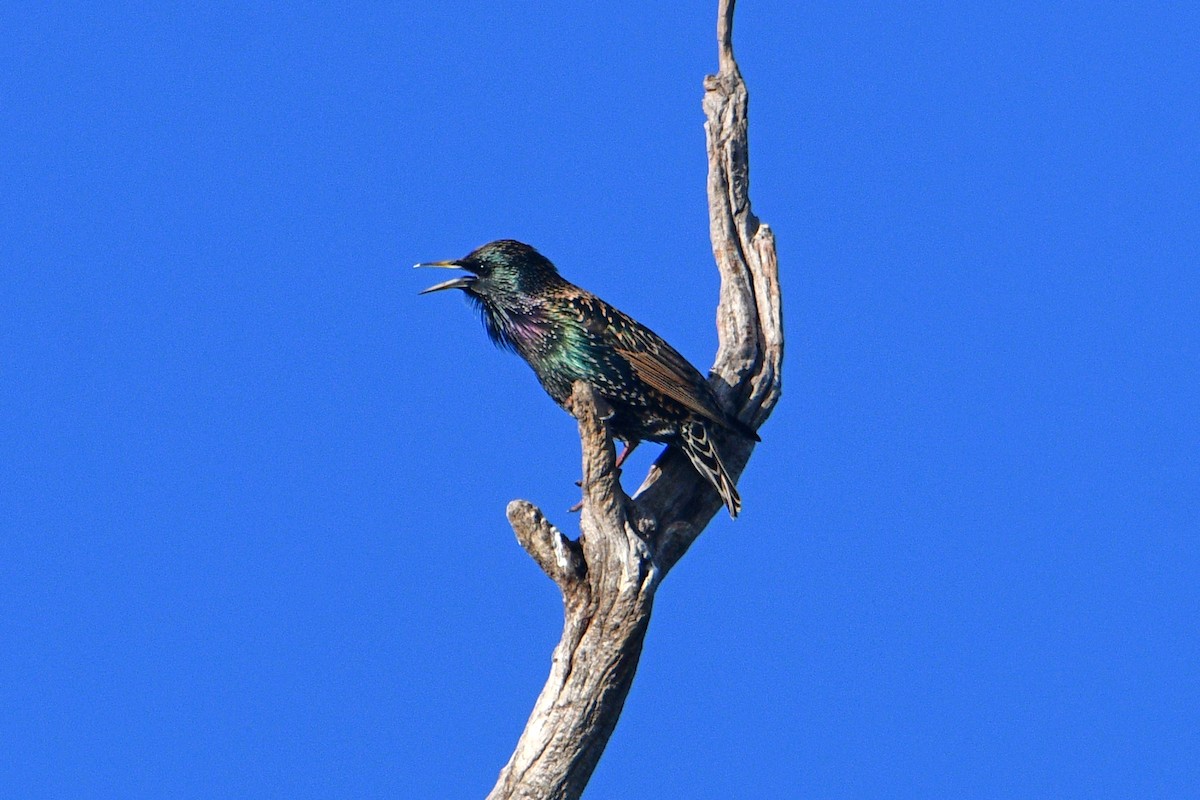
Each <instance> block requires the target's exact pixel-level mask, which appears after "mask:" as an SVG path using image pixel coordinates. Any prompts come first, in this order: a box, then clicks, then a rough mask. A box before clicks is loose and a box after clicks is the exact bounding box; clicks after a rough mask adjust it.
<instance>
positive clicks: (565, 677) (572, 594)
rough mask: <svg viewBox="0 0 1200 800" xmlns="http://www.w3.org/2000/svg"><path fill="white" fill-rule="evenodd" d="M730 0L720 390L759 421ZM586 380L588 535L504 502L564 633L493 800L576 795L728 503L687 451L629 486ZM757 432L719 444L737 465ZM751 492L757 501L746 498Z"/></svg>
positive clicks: (770, 380)
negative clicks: (632, 491) (666, 589)
mask: <svg viewBox="0 0 1200 800" xmlns="http://www.w3.org/2000/svg"><path fill="white" fill-rule="evenodd" d="M733 6H734V0H720V2H719V10H718V15H717V41H718V55H719V64H720V71H719V72H718V74H717V75H710V76H708V77H707V78H706V79H705V82H704V87H705V94H704V111H705V115H706V117H707V122H706V123H705V126H704V129H705V132H706V136H707V140H708V164H709V171H708V205H709V233H710V237H711V239H712V246H713V256H714V258H715V259H716V263H717V269H718V270H719V271H720V274H721V294H720V300H719V303H718V305H717V331H718V334H719V339H720V345H719V347H718V350H717V358H716V362H715V363H714V365H713V369H712V377H711V380H712V382H713V386H714V387H715V388H716V390H717V391H718V393H719V394H720V395H721V396H722V398H723V399H724V400H725V401H726V402H727V403H728V405H729V406H730V407H731V408H735V409H738V412H739V414H740V416H741V418H742V419H743V420H746V421H747V422H749V423H750V424H751V425H753V426H754V427H756V428H757V427H758V426H760V425H762V423H763V422H764V421H766V419H767V417H768V416H769V415H770V413H771V410H772V409H773V408H774V407H775V405H776V403H778V402H779V396H780V375H781V371H780V366H781V363H782V359H783V321H782V310H781V306H780V288H779V269H778V262H777V260H776V257H775V240H774V236H773V235H772V233H771V231H770V229H769V228H768V227H767V226H766V225H763V224H761V223H760V222H759V220H758V218H757V217H755V216H754V214H753V212H751V210H750V199H749V150H748V146H747V137H746V111H747V95H746V86H745V83H743V81H742V77H741V74H740V72H739V71H738V67H737V62H736V61H735V60H734V57H733V46H732V31H733ZM597 405H598V400H597V398H596V396H595V394H594V393H593V392H592V390H591V389H590V388H588V387H587V386H586V385H584V384H582V383H578V384H576V386H575V391H574V394H573V395H572V413H574V414H575V417H576V419H577V420H578V421H579V436H580V440H581V442H582V446H583V507H582V513H581V516H580V537H579V540H578V541H572V540H570V539H568V538H567V537H566V536H565V535H563V534H562V533H561V532H560V531H559V530H558V529H557V528H555V527H554V526H553V525H551V524H550V522H549V521H547V520H546V517H545V515H543V514H542V512H541V511H540V510H539V509H537V508H536V507H534V506H533V505H531V504H530V503H527V502H525V501H523V500H514V501H513V502H512V503H510V504H509V506H508V519H509V522H510V523H511V524H512V527H513V530H514V531H515V532H516V535H517V540H518V541H519V542H520V543H521V545H522V546H523V547H524V548H525V549H526V551H528V552H529V554H530V556H532V557H533V559H534V560H535V561H536V562H537V563H538V565H539V566H540V567H541V568H542V569H543V570H544V571H545V572H546V574H547V575H549V576H550V578H551V579H552V580H553V581H554V582H555V583H556V584H557V585H558V587H559V588H560V589H561V590H562V595H563V608H564V622H563V633H562V639H561V641H560V642H559V643H558V646H557V647H556V648H555V649H554V655H553V657H552V660H551V666H550V676H549V678H548V679H547V680H546V684H545V686H544V687H543V689H542V693H541V695H540V696H539V697H538V699H537V703H536V704H535V705H534V708H533V712H532V714H531V715H530V717H529V720H528V722H527V723H526V726H525V731H524V733H522V735H521V738H520V740H519V741H518V743H517V747H516V750H515V751H514V752H513V754H512V757H511V758H510V759H509V761H508V764H506V765H505V767H504V769H503V770H501V772H500V777H499V780H498V781H497V782H496V785H495V787H494V788H493V789H492V792H491V794H490V795H488V797H489V800H502V799H503V800H509V798H529V799H530V800H533V799H534V798H536V799H537V800H567V799H569V798H571V799H573V798H578V797H579V796H580V795H581V794H582V793H583V790H584V787H585V786H586V785H587V782H588V779H589V778H590V777H591V775H592V771H593V770H594V769H595V767H596V763H597V762H598V761H599V759H600V755H601V753H603V752H604V747H605V745H607V744H608V739H609V737H610V736H611V735H612V732H613V729H614V728H615V727H616V724H617V719H618V718H619V717H620V714H621V708H622V707H623V706H624V704H625V698H626V697H627V696H628V694H629V687H630V686H631V685H632V683H633V676H634V673H635V672H636V671H637V665H638V659H639V658H640V656H641V652H642V642H643V640H644V639H645V636H646V628H647V625H648V624H649V621H650V613H651V609H652V607H653V604H654V594H655V591H656V590H657V588H658V585H659V583H660V581H661V580H662V578H663V577H664V576H665V575H666V574H667V572H669V571H670V569H671V567H673V566H674V565H675V563H676V562H678V560H679V559H680V558H681V557H682V556H683V554H684V553H686V552H687V549H688V547H690V546H691V544H692V542H694V541H695V540H696V537H697V536H699V535H700V533H701V532H702V531H703V530H704V528H705V526H707V525H708V523H709V521H710V520H711V519H712V518H713V516H714V515H715V514H716V513H717V512H718V511H719V510H720V509H721V501H720V498H718V497H717V494H716V492H715V491H713V489H712V488H711V487H710V486H709V485H708V483H707V482H706V481H705V480H704V479H703V478H701V477H700V476H699V475H697V474H696V472H695V470H694V469H693V468H692V466H691V464H689V463H688V461H687V458H686V457H684V456H683V455H682V454H681V453H679V452H678V451H677V450H675V449H674V448H669V449H668V450H666V451H665V452H664V453H663V455H662V456H661V457H660V458H659V459H658V461H657V462H655V464H654V466H653V467H651V470H650V474H649V475H648V476H647V477H646V480H645V481H644V482H643V484H642V487H641V488H640V489H639V490H638V493H637V495H636V496H635V499H633V500H631V499H630V498H629V497H628V496H627V495H626V494H625V492H624V490H623V489H622V488H621V484H620V482H619V480H618V478H619V477H620V473H619V471H618V470H617V469H616V467H615V455H614V452H613V444H612V439H611V437H610V436H609V435H608V431H607V430H606V429H605V426H604V422H603V418H604V415H605V412H606V409H604V408H598V407H597ZM754 444H755V443H754V442H750V441H747V440H745V439H741V438H738V437H732V436H730V437H725V438H723V439H721V440H720V441H718V445H719V446H720V447H721V453H722V455H723V457H724V460H725V464H726V466H727V467H728V469H729V472H730V474H731V475H732V476H733V477H734V478H735V479H736V478H737V476H738V475H740V474H741V472H742V470H743V468H744V467H745V465H746V462H747V461H748V460H749V458H750V454H751V452H752V451H753V449H754ZM753 502H754V500H753V499H751V500H750V503H753Z"/></svg>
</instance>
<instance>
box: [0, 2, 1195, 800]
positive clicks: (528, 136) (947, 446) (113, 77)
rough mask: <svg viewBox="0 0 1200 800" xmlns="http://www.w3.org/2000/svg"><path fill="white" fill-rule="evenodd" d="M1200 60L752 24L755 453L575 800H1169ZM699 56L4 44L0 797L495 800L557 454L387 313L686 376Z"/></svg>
mask: <svg viewBox="0 0 1200 800" xmlns="http://www.w3.org/2000/svg"><path fill="white" fill-rule="evenodd" d="M1196 8H1197V7H1196V5H1195V4H1193V3H1174V4H1172V3H1150V4H1146V3H1139V4H1116V3H1099V4H1096V3H1086V4H1084V3H1079V4H1057V5H1053V6H1052V7H1051V6H1047V5H1046V4H1041V3H1037V4H1034V3H1018V4H1015V5H1014V4H1012V3H997V4H990V5H984V4H974V3H967V4H963V3H945V4H932V5H931V4H919V6H914V4H911V3H896V4H878V3H867V4H835V5H832V6H821V7H812V5H811V4H803V3H793V2H783V1H782V0H771V1H769V2H744V3H743V5H742V8H740V9H739V13H738V20H737V29H736V40H735V44H736V49H737V54H738V57H739V60H740V62H741V66H742V69H743V72H744V74H745V76H746V79H747V81H748V84H749V87H750V93H751V116H750V120H751V155H752V187H751V189H752V198H753V201H754V204H755V210H756V211H757V212H758V213H759V215H760V216H761V217H762V218H763V219H764V220H765V221H767V222H769V223H770V224H771V225H772V226H773V227H774V229H775V231H776V233H777V236H778V241H779V251H780V261H781V266H782V281H783V287H784V293H785V298H784V299H785V312H786V325H787V335H788V341H787V357H786V363H785V375H784V377H785V390H784V398H783V401H782V403H781V404H780V406H779V407H778V409H777V411H776V413H775V415H774V416H773V417H772V418H771V420H770V421H769V422H768V423H767V425H766V426H765V427H764V429H763V430H762V435H763V443H762V445H761V446H760V447H759V448H758V450H757V451H756V452H755V456H754V459H753V460H752V462H751V463H750V467H749V470H748V472H747V473H746V475H745V476H744V479H743V481H742V483H741V489H742V495H743V498H744V500H745V511H744V514H743V516H742V517H741V518H740V519H738V520H737V521H736V522H731V521H730V520H729V519H728V518H727V517H726V516H724V515H723V514H722V515H718V517H717V518H716V520H715V522H714V523H713V524H712V526H711V527H710V528H709V529H708V531H707V532H706V533H705V534H704V536H703V537H702V538H701V539H700V540H699V541H698V543H697V544H696V546H695V547H694V548H693V549H692V551H691V553H689V555H688V556H687V558H686V559H685V560H684V561H683V562H682V563H681V564H680V565H679V567H678V568H677V569H676V570H675V571H674V572H673V573H672V574H671V576H670V577H669V578H668V579H667V581H666V582H665V583H664V584H663V586H662V589H661V591H660V593H659V595H658V601H657V604H656V608H655V616H654V620H653V622H652V624H651V627H650V631H649V635H648V638H647V641H646V650H645V655H644V657H643V659H642V664H641V669H640V671H639V673H638V676H637V680H636V682H635V685H634V687H633V690H632V693H631V694H630V696H629V701H628V703H627V706H626V710H625V713H624V716H623V717H622V719H621V722H620V725H619V726H618V728H617V730H616V733H615V735H614V736H613V738H612V741H611V743H610V745H609V748H608V751H607V752H606V754H605V755H604V758H603V760H602V761H601V762H600V765H599V768H598V769H597V771H596V774H595V777H594V779H593V781H592V785H591V787H590V788H589V792H588V796H589V797H592V798H630V797H647V798H649V797H687V798H714V799H716V798H741V797H745V798H760V797H761V798H786V797H813V798H885V797H886V798H896V797H914V798H922V797H963V798H1013V797H1027V798H1046V797H1056V798H1064V797H1065V798H1071V797H1078V798H1098V797H1136V798H1150V797H1161V798H1182V797H1196V796H1200V678H1198V668H1200V647H1198V644H1197V627H1198V621H1197V620H1198V619H1200V589H1198V580H1200V556H1198V544H1197V538H1198V534H1200V499H1198V498H1200V468H1198V466H1197V453H1198V452H1200V449H1198V448H1200V413H1198V411H1197V409H1198V399H1200V398H1198V394H1200V393H1198V391H1197V385H1198V384H1200V332H1198V324H1197V320H1198V316H1197V310H1198V307H1200V275H1198V272H1197V265H1198V263H1200V259H1198V256H1200V245H1198V242H1200V237H1198V236H1197V227H1198V226H1197V215H1198V212H1200V191H1198V186H1200V163H1198V162H1200V147H1198V143H1200V92H1198V90H1197V87H1198V86H1200V53H1198V49H1200V47H1198V45H1197V42H1198V41H1200V19H1198V16H1200V12H1197V10H1196ZM714 19H715V3H670V2H638V3H621V4H616V3H612V4H600V5H595V4H593V5H590V6H585V5H584V4H519V3H501V2H465V3H455V4H434V3H422V4H416V3H412V4H395V5H387V4H364V5H358V6H352V7H343V6H335V5H334V4H330V5H328V6H318V5H313V4H309V3H303V4H279V3H270V4H246V3H229V4H226V3H219V4H202V5H201V6H200V7H198V8H194V9H191V8H182V7H167V6H165V5H155V4H150V5H149V6H146V4H136V5H133V4H130V5H126V4H119V3H108V4H100V5H91V4H89V5H76V4H73V3H28V4H24V3H21V4H15V3H8V4H5V5H4V7H3V9H0V155H2V157H0V471H2V475H0V526H2V528H3V531H2V535H0V795H2V796H4V797H13V798H17V797H19V798H31V799H32V798H68V797H69V798H167V797H169V798H213V797H245V798H396V797H413V798H426V797H428V798H441V797H446V798H471V797H482V796H483V795H484V794H485V793H486V791H487V790H488V789H489V788H490V787H491V785H492V782H493V780H494V779H495V777H496V774H497V772H498V771H499V769H500V767H501V766H502V765H503V764H504V762H505V760H506V759H507V758H508V755H509V753H510V751H511V748H512V746H513V744H514V743H515V741H516V739H517V736H518V734H519V732H520V730H521V728H522V726H523V724H524V721H525V718H526V715H527V713H528V711H529V709H530V708H531V706H532V704H533V700H534V698H535V697H536V695H537V692H538V691H539V689H540V687H541V684H542V681H543V680H544V678H545V676H546V673H547V669H548V666H549V658H550V652H551V649H552V648H553V645H554V644H555V642H556V641H557V640H558V634H559V626H560V623H561V611H560V602H559V597H558V594H557V590H556V589H555V588H554V586H553V585H552V584H551V583H550V581H549V580H547V579H546V578H545V577H544V576H543V575H542V574H541V572H540V571H539V570H538V568H537V567H536V566H535V565H534V563H533V562H532V561H531V560H530V559H529V557H528V556H526V555H525V553H524V552H523V551H522V550H521V549H520V547H519V546H518V545H517V544H516V542H515V540H514V538H513V535H512V532H511V530H510V529H509V527H508V525H507V523H506V521H505V519H504V507H505V504H506V503H507V502H508V501H509V500H510V499H512V498H514V497H523V498H527V499H530V500H532V501H534V502H536V503H539V504H540V505H542V507H543V508H545V509H546V511H547V513H548V514H549V515H550V517H551V518H552V519H553V520H554V521H556V522H557V523H558V524H560V525H561V526H564V529H569V530H573V529H574V522H573V521H572V519H571V517H570V515H568V514H567V513H566V509H567V507H568V506H570V505H571V504H572V503H573V502H574V501H575V500H576V499H577V497H578V490H577V489H576V487H575V486H574V485H573V483H572V482H573V481H574V480H575V479H576V478H577V477H578V475H579V469H580V467H579V453H578V440H577V437H576V435H575V426H574V423H573V421H572V420H571V419H570V417H568V416H567V415H566V414H564V413H563V412H562V411H560V410H559V409H558V408H557V407H555V406H554V404H553V403H552V402H551V401H550V400H549V399H548V398H546V397H545V396H544V395H543V393H542V392H541V390H540V388H539V387H538V386H537V384H536V382H535V381H534V379H533V377H532V374H531V373H530V372H529V370H528V368H527V367H526V366H525V365H524V364H522V363H521V362H520V361H519V360H518V359H516V358H514V357H512V356H511V355H508V354H505V353H501V352H498V351H496V350H494V349H493V348H492V347H491V345H490V344H489V343H488V342H487V341H486V338H485V336H484V334H483V331H482V329H481V327H480V325H479V322H478V320H477V319H476V318H475V315H474V314H473V312H472V311H471V310H470V309H469V308H468V307H467V306H466V304H465V303H464V301H463V300H462V299H460V298H458V297H455V296H452V295H434V296H430V297H418V296H417V291H418V290H419V289H421V288H423V287H424V286H426V285H428V284H429V283H432V282H433V281H434V280H436V279H439V278H443V277H445V276H441V275H432V274H426V273H418V272H414V271H412V270H411V269H409V266H410V265H411V264H412V263H413V262H416V261H424V260H431V259H442V258H452V257H457V256H460V255H463V254H465V253H466V252H467V251H469V250H470V249H472V248H474V247H475V246H477V245H479V244H482V243H483V242H485V241H488V240H490V239H495V238H501V237H513V238H519V239H522V240H525V241H528V242H530V243H532V244H534V245H535V246H537V247H538V248H539V249H541V250H542V252H544V253H545V254H546V255H547V256H548V257H550V258H551V259H552V260H554V261H555V262H556V263H557V264H558V265H559V268H560V269H561V271H562V272H563V274H564V275H566V276H567V277H568V278H569V279H571V280H573V281H575V282H577V283H579V284H581V285H583V286H585V287H587V288H589V289H591V290H593V291H595V292H596V293H597V294H599V295H600V296H602V297H604V298H606V299H607V300H609V301H610V302H612V303H614V304H615V305H617V306H618V307H620V308H622V309H623V310H625V311H627V312H628V313H630V314H632V315H634V316H635V317H637V318H638V319H640V320H642V321H643V322H645V323H646V324H648V325H650V326H651V327H652V328H654V329H655V330H656V331H657V332H659V333H660V334H662V335H663V336H664V337H665V338H667V339H668V340H670V341H671V342H673V343H674V344H675V345H676V347H677V348H679V349H680V350H681V351H682V352H683V353H685V354H686V355H687V356H689V357H690V358H691V359H692V360H693V361H694V362H695V363H696V364H697V365H699V366H701V367H702V368H704V367H707V365H708V364H710V363H711V360H712V355H713V352H714V349H715V343H716V336H715V331H714V326H713V315H714V307H715V302H716V289H717V278H716V273H715V270H714V269H713V267H712V259H711V254H710V250H709V244H708V239H707V235H708V231H707V217H706V206H705V196H704V180H705V155H704V139H703V130H702V123H703V115H702V112H701V109H700V98H701V94H702V88H701V82H702V79H703V76H704V75H705V74H706V73H708V72H711V71H713V70H714V69H715V66H716V54H715V36H714V24H715V23H714ZM656 449H657V448H655V447H652V446H646V447H644V448H643V451H642V452H640V453H639V454H638V456H637V459H640V460H637V459H635V467H634V468H633V469H632V470H630V471H629V473H628V474H629V478H628V479H627V480H628V484H633V485H636V484H634V481H636V480H637V479H638V476H639V475H640V474H642V472H643V471H644V469H645V467H646V465H647V464H648V463H649V461H650V459H651V458H652V457H653V455H654V451H655V450H656ZM629 488H632V485H629Z"/></svg>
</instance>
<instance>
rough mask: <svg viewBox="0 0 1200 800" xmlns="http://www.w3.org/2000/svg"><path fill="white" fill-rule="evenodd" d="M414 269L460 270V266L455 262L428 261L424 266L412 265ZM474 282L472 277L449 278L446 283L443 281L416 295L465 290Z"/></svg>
mask: <svg viewBox="0 0 1200 800" xmlns="http://www.w3.org/2000/svg"><path fill="white" fill-rule="evenodd" d="M413 266H414V267H438V268H439V269H462V265H461V264H460V263H458V262H457V261H430V262H428V263H426V264H414V265H413ZM475 280H476V278H475V276H474V275H459V276H458V277H457V278H451V279H450V280H448V281H443V282H441V283H439V284H435V285H433V286H430V287H429V288H428V289H425V290H423V291H421V292H418V294H429V293H430V292H440V291H442V290H444V289H466V288H467V287H468V286H470V285H471V284H472V283H474V282H475Z"/></svg>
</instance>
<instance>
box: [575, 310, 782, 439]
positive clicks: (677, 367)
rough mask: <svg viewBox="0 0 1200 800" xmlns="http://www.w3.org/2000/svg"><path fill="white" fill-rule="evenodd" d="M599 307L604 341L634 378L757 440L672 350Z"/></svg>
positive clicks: (627, 320) (623, 317) (628, 320)
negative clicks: (606, 339)
mask: <svg viewBox="0 0 1200 800" xmlns="http://www.w3.org/2000/svg"><path fill="white" fill-rule="evenodd" d="M599 302H601V303H603V301H599ZM603 305H604V306H605V308H604V312H603V316H604V318H605V321H606V322H607V323H608V326H607V331H606V333H607V334H608V336H607V337H606V338H609V340H610V344H611V346H612V348H613V350H614V351H616V353H617V354H618V355H619V356H621V357H622V358H624V359H625V360H626V361H628V362H629V365H630V366H631V367H632V368H633V371H634V373H635V374H636V375H637V376H638V378H640V379H641V380H643V381H645V382H646V383H647V384H648V385H649V386H652V387H653V388H655V389H657V390H658V391H660V392H662V393H663V394H664V395H666V396H667V397H669V398H671V399H672V400H674V401H675V402H677V403H679V404H680V405H682V406H683V407H684V408H687V409H688V410H690V411H692V412H694V413H695V414H697V415H699V416H701V417H703V418H704V419H707V420H711V421H712V422H715V423H717V424H718V425H720V426H722V427H724V428H729V429H730V430H732V431H735V432H736V433H740V434H742V435H743V436H748V437H750V438H752V439H754V440H755V441H760V439H759V438H758V435H757V434H756V433H755V432H754V431H753V430H751V429H750V428H749V427H748V426H746V425H744V424H742V423H741V421H740V420H736V419H733V418H731V417H730V416H729V414H727V413H726V412H725V411H724V410H723V409H722V408H721V406H720V404H719V403H718V401H717V396H716V395H715V394H713V391H712V388H711V387H710V386H709V385H708V381H707V380H705V379H704V376H703V375H701V374H700V372H699V370H697V369H696V368H695V367H693V366H692V365H691V363H690V362H688V360H687V359H686V358H684V357H683V356H681V355H680V354H679V353H678V351H676V350H675V348H673V347H671V345H669V344H667V343H666V342H665V341H664V340H663V339H662V337H660V336H659V335H658V334H656V333H655V332H654V331H652V330H650V329H649V328H647V327H646V326H644V325H641V324H639V323H637V322H635V321H634V320H633V319H631V318H630V317H628V316H626V315H625V314H623V313H622V312H620V311H618V310H617V309H615V308H613V307H612V306H609V305H608V304H607V303H603Z"/></svg>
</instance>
